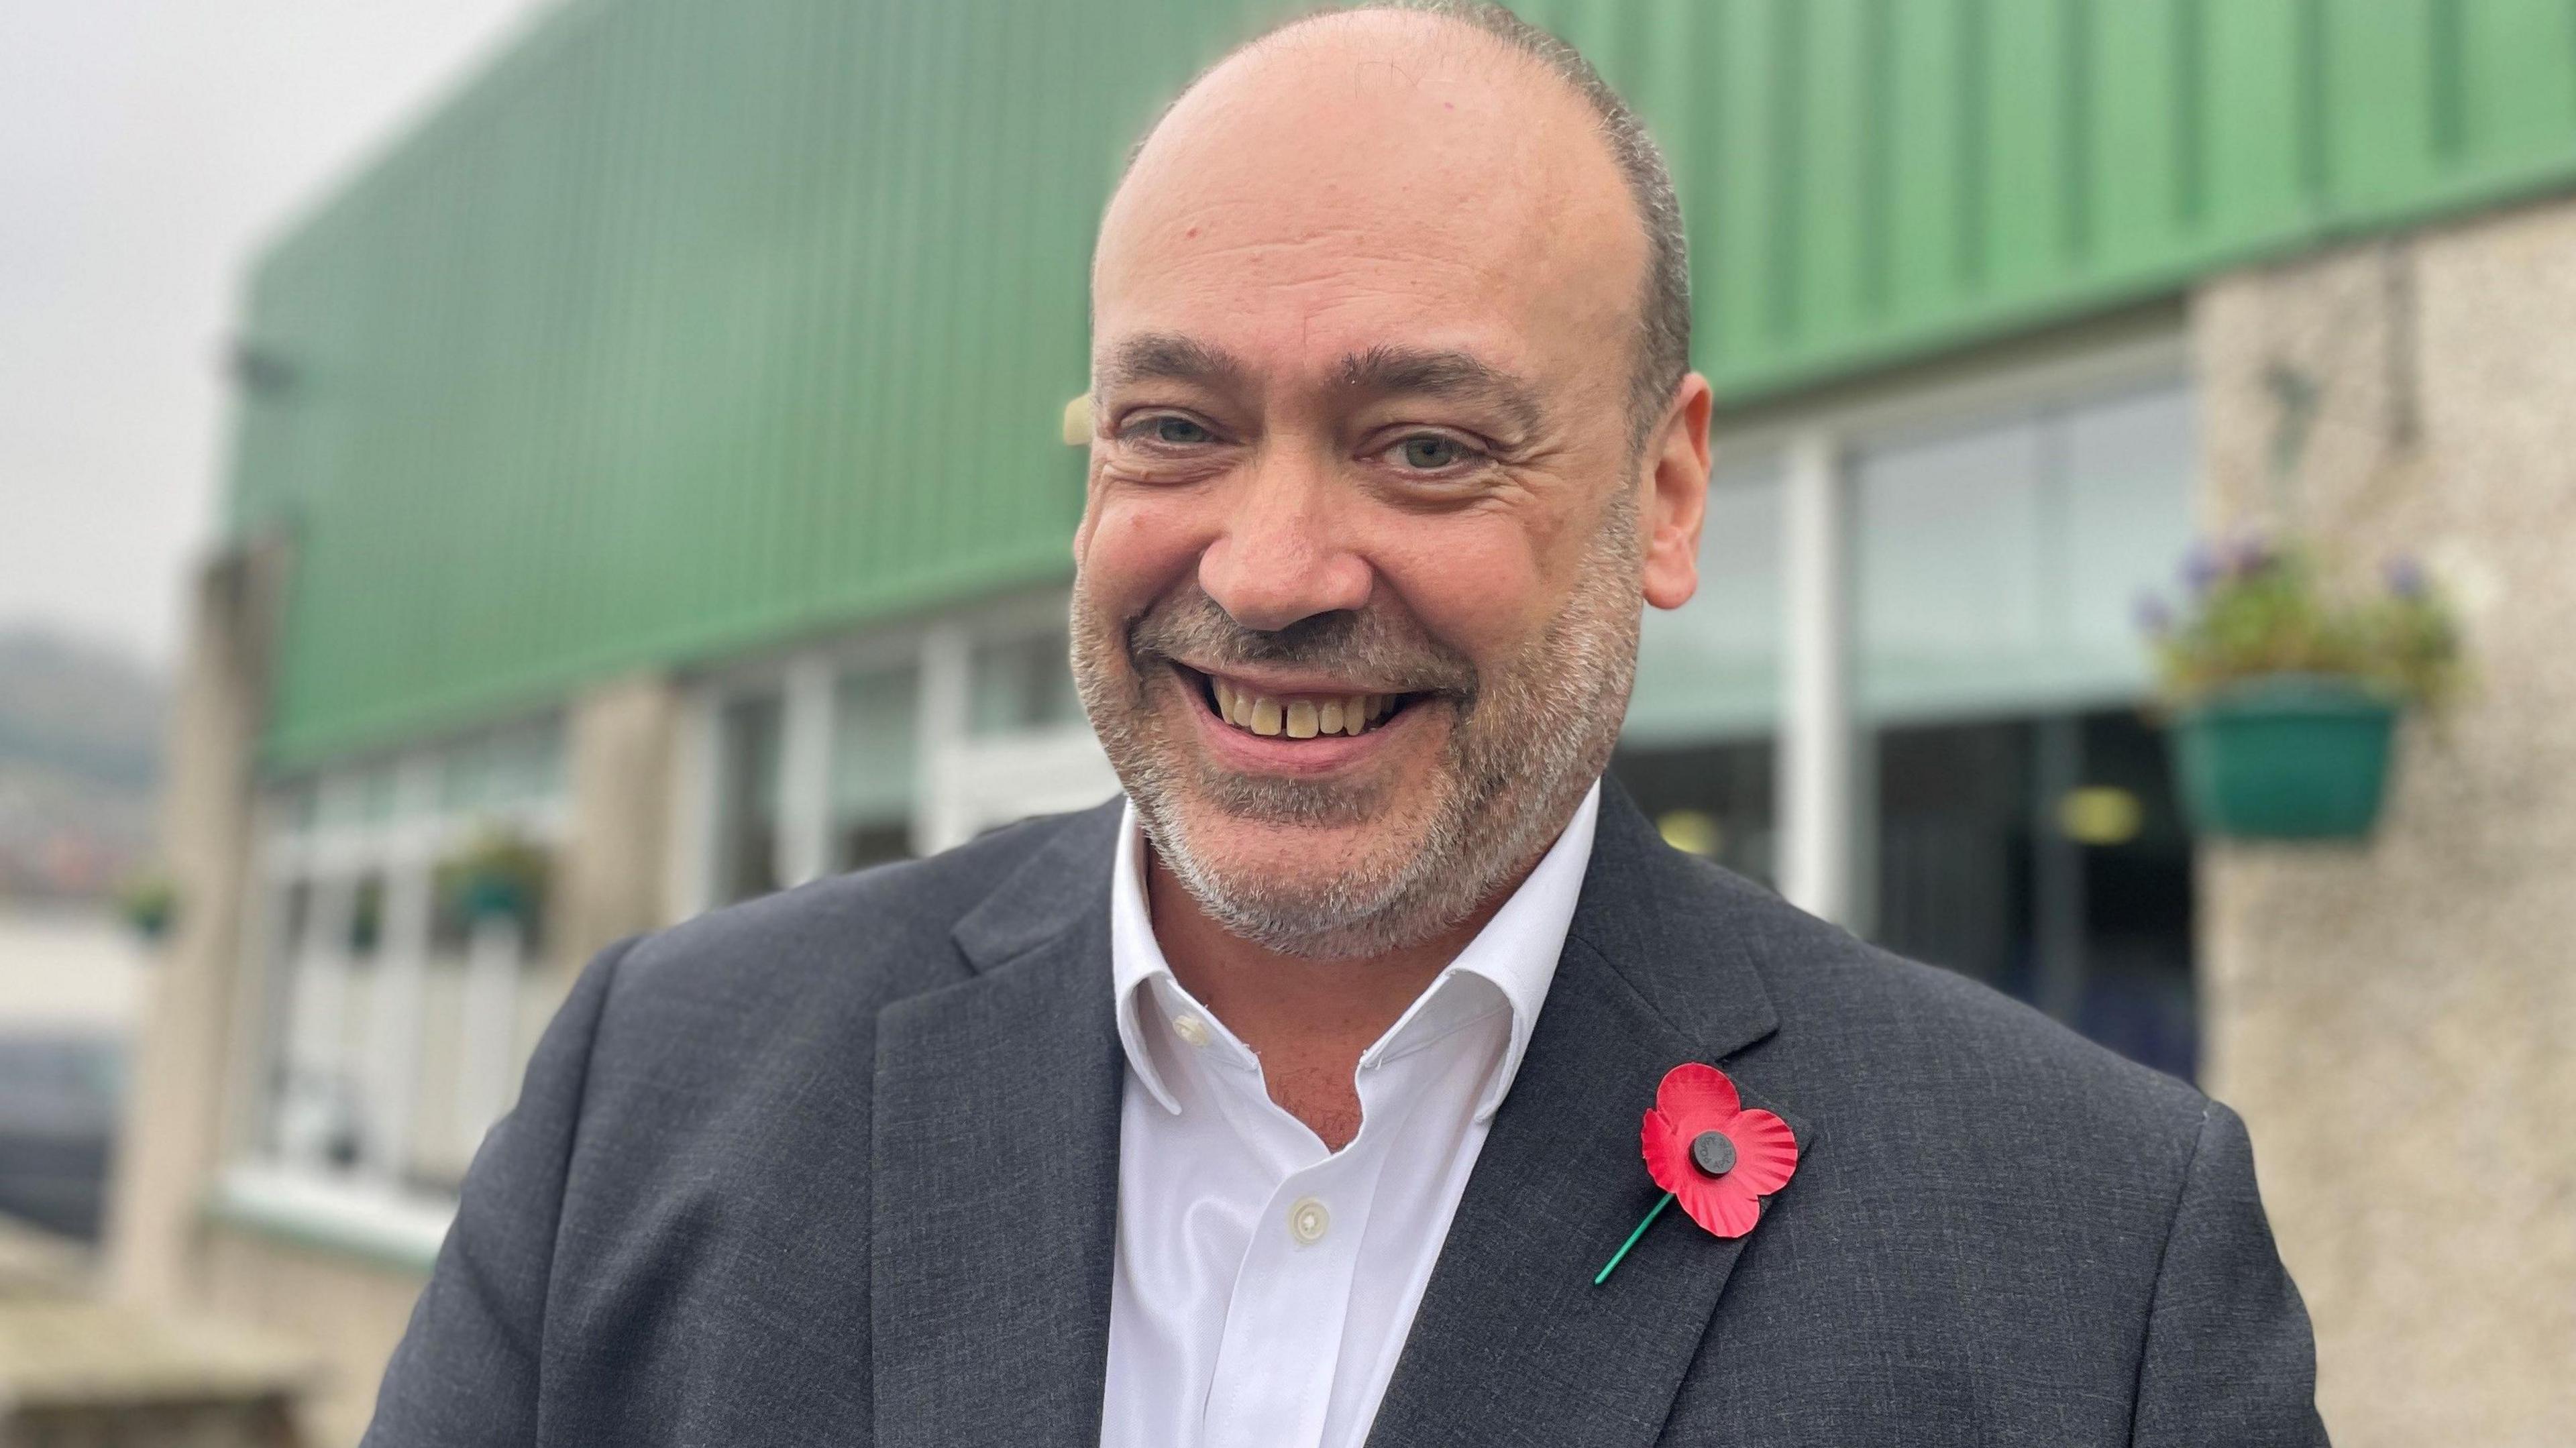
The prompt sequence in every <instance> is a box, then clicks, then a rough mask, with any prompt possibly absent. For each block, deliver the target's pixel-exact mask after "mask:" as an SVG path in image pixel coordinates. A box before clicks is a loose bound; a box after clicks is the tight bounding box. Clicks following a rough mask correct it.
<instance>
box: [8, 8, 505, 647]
mask: <svg viewBox="0 0 2576 1448" xmlns="http://www.w3.org/2000/svg"><path fill="white" fill-rule="evenodd" d="M549 3H550V0H0V631H7V630H9V629H11V628H13V627H16V626H20V625H25V624H29V623H35V624H41V625H46V626H50V627H53V628H57V629H60V630H62V631H64V632H68V633H72V634H75V635H78V636H82V637H85V638H89V639H94V640H99V641H104V642H107V643H110V644H113V645H116V646H120V647H122V648H124V649H126V650H127V651H129V652H132V653H135V654H138V655H140V656H142V657H144V658H146V659H148V660H151V661H153V662H155V663H164V664H166V663H168V662H169V661H170V656H171V654H172V652H173V651H174V649H175V646H176V644H175V640H176V638H177V636H178V632H179V623H180V619H179V609H180V602H179V600H180V579H181V577H182V574H183V571H184V569H185V567H186V566H187V563H188V562H189V560H191V559H193V558H194V557H196V556H198V555H199V554H200V553H201V552H202V551H203V549H204V547H205V545H206V542H207V539H208V529H209V520H210V519H211V517H212V516H213V511H214V498H215V489H216V486H217V484H218V480H219V476H220V471H221V467H222V454H223V451H224V439H225V437H226V435H227V430H228V424H227V406H228V400H227V387H226V384H225V382H224V378H223V374H222V372H221V370H220V366H219V362H220V359H221V357H222V355H223V350H224V340H225V338H226V337H227V336H228V335H229V334H230V332H231V330H232V326H233V322H234V319H235V288H236V283H237V281H238V279H239V278H240V277H241V276H242V274H243V271H244V267H245V263H246V262H247V260H248V258H249V257H250V255H251V254H252V252H253V251H254V250H255V249H256V248H257V247H258V246H259V244H260V243H261V242H263V241H264V240H266V239H267V238H268V237H269V236H271V235H272V234H274V232H275V231H276V229H277V228H278V226H279V225H280V224H281V223H282V222H283V221H285V220H286V219H287V218H288V217H289V215H290V214H292V213H295V212H299V211H301V210H302V209H303V207H304V206H305V205H306V204H307V203H308V202H309V201H310V200H311V198H312V197H313V196H314V195H315V194H316V193H317V192H318V191H319V190H320V189H321V188H323V187H325V186H327V185H329V184H331V183H332V182H333V181H335V180H336V179H337V178H338V177H340V176H341V175H343V174H345V173H346V171H347V170H348V169H349V167H350V166H352V165H353V164H355V163H356V162H357V161H358V160H359V159H361V158H362V157H363V156H364V155H365V154H366V153H368V152H369V151H370V150H372V149H373V148H374V147H376V146H377V145H379V144H381V143H382V142H383V141H384V139H385V138H386V137H387V136H388V135H389V134H391V133H393V132H396V131H398V130H399V129H400V128H401V127H402V126H403V124H404V123H405V122H406V121H407V120H408V119H409V118H410V117H412V116H413V115H415V114H417V113H418V112H419V110H420V109H421V108H422V107H423V106H424V105H426V104H429V103H430V102H431V101H433V100H434V99H435V98H436V97H437V96H438V95H440V94H442V93H443V92H444V91H445V89H446V88H447V87H448V86H450V85H452V84H453V83H454V82H455V81H456V80H457V79H458V78H460V76H461V75H463V74H464V73H466V72H468V71H470V70H471V69H472V67H473V66H474V65H475V64H476V63H477V61H478V60H479V59H480V58H481V57H482V56H483V55H485V54H486V53H487V52H488V51H489V50H490V49H491V48H492V47H493V46H495V45H496V44H500V43H503V42H505V41H506V39H507V37H508V35H509V34H510V33H511V32H513V31H515V30H516V29H517V28H518V27H519V26H520V25H522V24H523V23H525V21H526V20H527V19H528V18H529V17H531V16H532V15H533V14H535V13H536V12H537V11H540V10H543V9H546V8H549Z"/></svg>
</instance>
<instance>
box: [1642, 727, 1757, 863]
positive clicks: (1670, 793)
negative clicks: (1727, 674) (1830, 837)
mask: <svg viewBox="0 0 2576 1448" xmlns="http://www.w3.org/2000/svg"><path fill="white" fill-rule="evenodd" d="M1776 754H1777V750H1776V749H1775V748H1774V747H1773V745H1772V741H1771V740H1770V739H1768V738H1754V739H1742V740H1735V741H1731V742H1727V743H1721V744H1690V745H1683V746H1679V747H1670V748H1656V747H1640V746H1637V745H1635V744H1632V743H1629V742H1627V741H1625V740H1623V741H1622V742H1621V744H1620V746H1619V752H1618V753H1617V754H1616V755H1615V756H1613V757H1612V758H1611V761H1610V773H1611V775H1612V776H1613V777H1614V778H1616V779H1617V780H1618V781H1619V783H1620V784H1621V785H1623V786H1625V787H1626V789H1627V791H1628V793H1629V794H1630V795H1631V796H1633V797H1634V798H1635V799H1636V801H1637V806H1638V808H1640V809H1642V810H1644V811H1645V812H1646V817H1647V818H1648V819H1650V820H1653V821H1654V822H1655V828H1656V829H1657V830H1659V831H1661V832H1662V834H1663V837H1664V840H1665V842H1666V843H1668V844H1670V845H1672V846H1673V847H1674V848H1676V849H1681V850H1687V851H1689V852H1690V853H1692V854H1694V855H1699V856H1702V857H1704V858H1707V859H1712V860H1715V861H1717V862H1718V863H1719V864H1721V865H1724V866H1726V867H1727V868H1728V869H1730V870H1733V871H1735V872H1737V873H1738V874H1742V875H1749V876H1751V877H1753V878H1754V879H1756V880H1760V881H1762V882H1763V883H1764V884H1773V883H1775V882H1776V880H1777V871H1778V868H1779V867H1778V862H1777V850H1776V844H1775V841H1776V838H1777V836H1776V820H1777V815H1776V813H1775V811H1774V807H1773V783H1772V779H1773V759H1774V757H1775V755H1776Z"/></svg>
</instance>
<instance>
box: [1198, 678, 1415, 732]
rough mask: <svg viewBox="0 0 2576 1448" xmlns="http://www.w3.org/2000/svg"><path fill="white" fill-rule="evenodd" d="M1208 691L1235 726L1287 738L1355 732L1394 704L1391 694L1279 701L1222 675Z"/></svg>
mask: <svg viewBox="0 0 2576 1448" xmlns="http://www.w3.org/2000/svg"><path fill="white" fill-rule="evenodd" d="M1209 683H1210V686H1211V687H1210V693H1211V694H1212V695H1213V696H1214V697H1215V700H1216V712H1217V717H1219V718H1221V719H1223V720H1225V722H1227V723H1229V724H1232V725H1234V726H1235V727H1236V728H1238V729H1247V730H1250V731H1251V732H1252V733H1255V734H1259V735H1262V736H1264V737H1272V736H1276V735H1279V734H1286V735H1287V736H1288V737H1289V738H1291V739H1312V738H1314V737H1315V736H1316V735H1318V734H1321V735H1327V736H1330V735H1334V734H1348V735H1353V736H1356V735H1359V734H1362V733H1364V732H1366V731H1367V730H1368V729H1369V728H1370V727H1371V726H1373V725H1374V724H1376V722H1377V721H1378V720H1380V719H1383V718H1385V717H1386V716H1387V714H1388V713H1389V712H1390V711H1391V710H1393V708H1394V707H1395V696H1393V695H1391V694H1346V695H1338V696H1335V697H1332V698H1325V699H1313V698H1303V699H1290V700H1289V701H1288V702H1287V703H1285V704H1282V703H1281V702H1279V701H1278V700H1277V699H1274V698H1271V697H1269V696H1268V695H1263V694H1255V693H1253V692H1252V691H1251V690H1249V689H1242V688H1237V687H1236V686H1235V685H1233V684H1230V683H1228V682H1226V681H1225V680H1223V679H1218V678H1211V679H1210V680H1209Z"/></svg>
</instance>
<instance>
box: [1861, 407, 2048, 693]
mask: <svg viewBox="0 0 2576 1448" xmlns="http://www.w3.org/2000/svg"><path fill="white" fill-rule="evenodd" d="M2042 463H2043V458H2042V451H2041V438H2040V429H2039V427H2038V425H2037V424H2036V423H2035V422H2033V421H2031V420H2029V419H2016V420H2012V421H2009V422H2005V423H2002V424H2000V425H1995V426H1989V427H1983V428H1978V429H1975V430H1973V431H1966V432H1959V433H1953V434H1950V435H1948V436H1945V437H1938V438H1931V439H1926V440H1921V441H1912V442H1906V443H1902V444H1898V445H1895V446H1891V447H1884V448H1875V449H1870V450H1867V451H1864V452H1862V453H1861V454H1859V455H1858V456H1857V457H1856V458H1854V460H1853V468H1852V489H1853V496H1852V530H1853V543H1854V551H1855V555H1856V556H1855V559H1854V567H1855V573H1856V576H1857V584H1858V599H1857V609H1856V620H1855V622H1856V625H1857V632H1856V636H1855V639H1854V643H1855V646H1856V650H1857V653H1858V656H1859V657H1858V665H1859V672H1860V679H1859V683H1860V697H1861V700H1862V702H1863V706H1864V707H1865V708H1866V709H1868V710H1869V711H1870V712H1872V713H1874V714H1880V715H1889V714H1900V715H1901V714H1909V713H1915V712H1918V711H1923V710H1927V709H1940V708H1943V707H1945V706H1956V705H1960V704H1971V703H1977V702H1982V701H1984V700H1985V699H1987V698H1988V697H1990V696H1992V695H1994V694H1996V693H1999V692H2000V693H2004V694H2011V693H2015V692H2018V691H2020V690H2021V689H2022V688H2025V687H2027V679H2026V677H2025V676H2026V675H2027V673H2028V667H2029V663H2030V660H2031V658H2032V656H2033V655H2034V654H2035V653H2036V652H2037V651H2038V649H2039V647H2040V645H2041V643H2042V641H2043V639H2044V637H2045V626H2044V623H2043V617H2042V603H2043V595H2042V588H2041V576H2042V575H2041V562H2042V559H2043V556H2044V546H2045V538H2046V529H2045V499H2044V483H2045V473H2044V471H2043V467H2042Z"/></svg>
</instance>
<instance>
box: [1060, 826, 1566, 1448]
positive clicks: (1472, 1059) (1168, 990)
mask: <svg viewBox="0 0 2576 1448" xmlns="http://www.w3.org/2000/svg"><path fill="white" fill-rule="evenodd" d="M1600 802H1601V790H1600V786H1599V785H1598V784H1597V783H1596V784H1595V785H1594V786H1593V787H1592V789H1591V790H1590V791H1589V792H1588V793H1586V794H1585V796H1584V798H1583V803H1582V804H1581V806H1580V807H1578V808H1577V809H1576V811H1575V813H1574V817H1573V818H1572V819H1571V820H1570V821H1569V822H1568V823H1567V825H1566V827H1565V830H1564V832H1563V833H1562V834H1560V835H1559V836H1558V837H1557V840H1556V843H1555V844H1554V845H1553V846H1551V847H1550V848H1549V850H1548V852H1547V854H1546V855H1545V856H1543V857H1542V858H1541V859H1540V861H1539V863H1538V865H1537V867H1536V868H1534V869H1532V870H1531V871H1530V874H1529V878H1527V879H1526V880H1524V881H1522V882H1521V886H1520V888H1519V889H1518V890H1516V891H1515V892H1513V895H1512V897H1511V898H1510V899H1509V900H1507V901H1505V902H1504V903H1503V907H1502V908H1501V909H1500V910H1498V911H1497V912H1495V915H1494V918H1493V919H1492V920H1491V921H1489V922H1487V924H1486V926H1485V928H1484V929H1483V930H1481V931H1479V932H1478V933H1477V935H1476V937H1475V939H1473V940H1472V941H1470V942H1469V943H1468V945H1467V947H1466V949H1464V950H1463V951H1461V952H1459V954H1458V957H1457V959H1455V960H1453V961H1451V962H1450V963H1449V965H1448V966H1447V967H1446V968H1444V969H1443V970H1442V971H1441V972H1440V974H1439V975H1438V976H1437V977H1435V978H1434V979H1433V980H1432V982H1431V984H1430V985H1429V986H1428V987H1427V988H1425V989H1424V991H1423V992H1422V994H1421V995H1420V996H1418V997H1416V998H1415V1000H1414V1002H1413V1004H1412V1005H1411V1006H1410V1007H1408V1008H1407V1009H1406V1010H1405V1012H1404V1014H1403V1015H1402V1016H1400V1017H1399V1018H1397V1020H1396V1022H1395V1024H1394V1025H1392V1026H1390V1027H1388V1028H1387V1031H1386V1034H1384V1035H1383V1036H1381V1037H1379V1038H1378V1040H1377V1041H1376V1043H1374V1044H1373V1045H1371V1046H1370V1047H1369V1048H1368V1050H1367V1051H1365V1052H1364V1053H1362V1055H1361V1057H1360V1063H1359V1069H1358V1072H1357V1074H1356V1077H1355V1084H1356V1085H1357V1088H1358V1092H1359V1098H1360V1109H1361V1118H1360V1130H1359V1134H1358V1135H1357V1136H1355V1137H1353V1138H1352V1139H1351V1141H1350V1143H1349V1144H1348V1145H1346V1146H1344V1147H1343V1148H1342V1149H1341V1150H1340V1151H1338V1152H1333V1151H1328V1150H1326V1149H1325V1146H1324V1143H1323V1141H1322V1140H1321V1139H1320V1138H1318V1137H1317V1136H1316V1135H1315V1134H1314V1132H1313V1131H1311V1130H1310V1129H1308V1128H1307V1126H1306V1125H1305V1123H1303V1122H1301V1121H1299V1120H1297V1119H1296V1118H1295V1117H1294V1116H1291V1115H1289V1114H1288V1113H1287V1112H1286V1111H1285V1110H1282V1109H1281V1108H1280V1107H1279V1106H1278V1105H1277V1103H1275V1102H1273V1101H1272V1100H1271V1099H1270V1094H1269V1090H1268V1086H1267V1083H1266V1082H1265V1081H1264V1079H1263V1077H1262V1074H1261V1063H1260V1060H1259V1058H1258V1057H1257V1056H1256V1055H1255V1054H1254V1052H1253V1051H1252V1050H1251V1048H1249V1047H1248V1046H1246V1045H1244V1044H1243V1042H1242V1041H1241V1039H1239V1038H1238V1037H1236V1035H1235V1034H1234V1033H1233V1032H1232V1031H1230V1030H1228V1029H1227V1028H1226V1025H1225V1023H1224V1022H1223V1021H1222V1020H1220V1019H1218V1018H1217V1015H1216V1013H1215V1012H1213V1011H1211V1010H1209V1009H1207V1008H1206V1006H1205V1005H1204V1004H1202V1003H1201V1002H1199V1001H1198V1000H1196V999H1194V998H1193V997H1192V996H1191V995H1190V993H1189V992H1188V991H1187V990H1185V989H1183V988H1182V986H1181V984H1180V982H1179V981H1178V980H1177V979H1175V978H1174V976H1173V975H1172V971H1171V967H1170V965H1169V964H1168V962H1166V961H1165V960H1164V958H1163V952H1162V948H1161V946H1160V945H1159V944H1157V943H1156V941H1155V939H1154V929H1153V918H1152V915H1151V913H1150V911H1149V910H1148V908H1147V904H1146V894H1145V890H1146V886H1145V868H1144V866H1145V854H1144V852H1145V840H1144V833H1143V831H1142V830H1141V829H1140V828H1139V826H1138V823H1137V819H1136V812H1135V808H1134V806H1132V805H1130V806H1129V807H1128V809H1127V811H1126V814H1125V817H1124V819H1123V820H1122V821H1121V823H1120V826H1119V842H1118V858H1117V863H1116V867H1115V869H1114V871H1113V874H1112V879H1111V886H1110V896H1111V898H1110V959H1111V969H1112V974H1113V978H1114V982H1115V987H1116V990H1117V1008H1118V1038H1119V1042H1120V1044H1121V1045H1122V1046H1123V1047H1124V1048H1125V1051H1126V1055H1127V1084H1126V1088H1125V1100H1124V1102H1123V1104H1122V1106H1121V1118H1120V1142H1119V1188H1118V1245H1117V1267H1116V1275H1115V1279H1114V1285H1113V1289H1112V1293H1111V1307H1110V1333H1109V1364H1108V1376H1107V1383H1106V1388H1105V1398H1104V1402H1103V1405H1102V1407H1103V1415H1102V1425H1103V1426H1102V1434H1101V1441H1102V1443H1103V1444H1104V1448H1148V1445H1150V1448H1201V1445H1205V1448H1234V1445H1254V1444H1258V1445H1262V1448H1269V1445H1282V1448H1287V1445H1298V1448H1305V1445H1313V1448H1359V1445H1360V1444H1361V1443H1362V1441H1363V1440H1364V1439H1365V1438H1366V1437H1367V1436H1368V1429H1369V1424H1370V1422H1371V1420H1372V1419H1373V1418H1374V1417H1375V1416H1376V1413H1377V1405H1378V1401H1379V1399H1380V1398H1381V1397H1383V1396H1384V1394H1385V1391H1386V1385H1387V1381H1388V1379H1389V1378H1391V1377H1392V1376H1393V1374H1394V1371H1395V1361H1396V1358H1397V1356H1398V1355H1399V1354H1400V1353H1401V1352H1402V1350H1403V1347H1404V1339H1405V1335H1406V1333H1407V1332H1408V1331H1409V1329H1410V1328H1411V1326H1412V1322H1413V1314H1414V1310H1415V1309H1416V1308H1417V1307H1418V1306H1419V1305H1420V1303H1421V1300H1422V1290H1423V1287H1424V1286H1425V1285H1426V1284H1427V1283H1428V1282H1429V1281H1430V1277H1431V1268H1432V1266H1433V1264H1434V1263H1435V1262H1436V1261H1437V1260H1438V1258H1439V1253H1440V1244H1441V1243H1442V1241H1443V1240H1444V1239H1446V1237H1447V1236H1448V1229H1449V1219H1450V1217H1451V1215H1452V1214H1453V1213H1455V1211H1456V1210H1457V1206H1458V1199H1459V1196H1460V1195H1461V1193H1463V1192H1464V1190H1465V1189H1466V1184H1467V1177H1468V1174H1469V1173H1470V1172H1471V1171H1472V1170H1473V1169H1474V1167H1475V1162H1476V1156H1477V1154H1478V1152H1479V1151H1480V1150H1481V1149H1482V1148H1483V1146H1484V1139H1485V1132H1486V1128H1487V1126H1488V1124H1489V1123H1490V1122H1491V1120H1492V1118H1493V1114H1494V1112H1495V1110H1496V1109H1497V1108H1499V1107H1500V1106H1501V1105H1502V1102H1503V1098H1504V1097H1505V1095H1506V1094H1507V1093H1509V1091H1510V1090H1511V1085H1512V1080H1513V1078H1514V1076H1515V1075H1517V1074H1518V1072H1519V1069H1520V1061H1521V1056H1522V1053H1523V1052H1524V1051H1526V1050H1527V1048H1528V1046H1529V1040H1530V1034H1531V1032H1532V1031H1533V1030H1534V1029H1535V1028H1536V1026H1537V1022H1538V1013H1539V1009H1540V1007H1541V1006H1542V1005H1543V1004H1544V1003H1545V1001H1546V999H1547V992H1548V987H1549V985H1550V984H1551V983H1552V982H1553V981H1554V979H1555V977H1556V964H1557V957H1558V956H1559V955H1560V954H1561V953H1562V952H1563V951H1564V948H1565V936H1566V930H1567V928H1568V926H1570V925H1571V924H1572V922H1573V919H1574V906H1575V901H1576V898H1577V897H1578V896H1579V895H1580V894H1581V893H1582V887H1583V876H1584V872H1585V869H1586V867H1587V865H1588V864H1589V862H1590V859H1591V854H1592V836H1593V830H1594V826H1595V823H1596V821H1597V820H1598V818H1599V814H1600Z"/></svg>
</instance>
